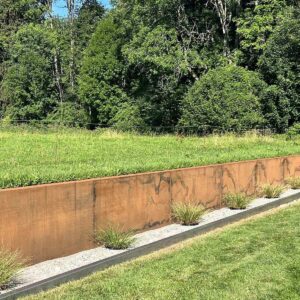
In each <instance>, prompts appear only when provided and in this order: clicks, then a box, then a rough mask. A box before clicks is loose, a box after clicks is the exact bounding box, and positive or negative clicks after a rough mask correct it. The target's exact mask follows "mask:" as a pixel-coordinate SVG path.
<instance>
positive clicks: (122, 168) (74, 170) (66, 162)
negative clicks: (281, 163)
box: [0, 129, 300, 188]
mask: <svg viewBox="0 0 300 300" xmlns="http://www.w3.org/2000/svg"><path fill="white" fill-rule="evenodd" d="M299 144H300V140H298V141H297V140H296V141H286V139H285V137H284V136H273V137H271V136H266V137H262V136H257V135H255V134H252V135H246V136H244V137H235V136H234V135H226V136H210V137H204V138H198V137H186V138H182V137H176V136H138V135H129V134H128V135H126V134H117V133H114V132H110V131H104V132H102V133H101V132H89V131H82V130H68V131H59V132H51V131H50V132H49V131H48V132H43V131H32V132H30V131H29V130H18V131H14V130H8V129H1V130H0V188H7V187H17V186H28V185H34V184H39V183H51V182H59V181H69V180H75V179H85V178H93V177H102V176H113V175H120V174H129V173H137V172H143V171H156V170H164V169H173V168H180V167H190V166H198V165H205V164H211V163H222V162H229V161H239V160H245V159H255V158H263V157H274V156H280V155H289V154H296V153H300V147H299Z"/></svg>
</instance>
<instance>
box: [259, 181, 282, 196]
mask: <svg viewBox="0 0 300 300" xmlns="http://www.w3.org/2000/svg"><path fill="white" fill-rule="evenodd" d="M284 189H285V187H284V186H283V185H271V184H266V185H264V186H262V195H263V196H264V197H266V198H269V199H271V198H279V197H280V195H281V194H282V192H283V191H284Z"/></svg>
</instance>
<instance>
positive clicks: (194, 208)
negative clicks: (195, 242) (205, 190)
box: [171, 202, 206, 226]
mask: <svg viewBox="0 0 300 300" xmlns="http://www.w3.org/2000/svg"><path fill="white" fill-rule="evenodd" d="M171 208H172V217H173V219H174V220H175V221H177V222H180V223H181V224H182V225H185V226H192V225H197V224H199V222H200V217H201V216H202V215H204V214H205V211H206V209H205V207H204V206H203V205H199V204H194V203H184V202H178V203H174V204H173V205H172V207H171Z"/></svg>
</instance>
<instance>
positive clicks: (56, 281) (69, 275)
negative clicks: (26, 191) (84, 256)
mask: <svg viewBox="0 0 300 300" xmlns="http://www.w3.org/2000/svg"><path fill="white" fill-rule="evenodd" d="M298 199H300V192H298V193H295V194H293V195H289V196H286V197H283V198H280V199H278V200H276V201H273V202H270V203H267V204H264V205H261V206H258V207H254V208H252V209H249V210H247V211H242V212H240V213H238V214H235V215H232V216H228V217H225V218H223V219H220V220H217V221H214V222H211V223H208V224H205V225H203V226H200V227H197V228H194V229H190V230H188V231H185V232H181V233H179V234H176V235H173V236H170V237H167V238H164V239H161V240H159V241H156V242H152V243H150V244H147V245H143V246H140V247H137V248H134V249H131V250H128V251H126V252H123V253H120V254H117V255H114V256H112V257H109V258H106V259H103V260H100V261H98V262H95V263H92V264H89V265H86V266H83V267H80V268H77V269H74V270H72V271H68V272H66V273H63V274H60V275H57V276H53V277H50V278H48V279H45V280H42V281H39V282H36V283H34V284H31V285H27V286H24V287H21V288H17V289H15V290H12V291H10V292H7V293H5V294H2V295H1V294H0V300H4V299H5V300H8V299H18V298H19V297H22V296H26V295H31V294H35V293H38V292H41V291H45V290H48V289H51V288H54V287H57V286H59V285H61V284H63V283H66V282H69V281H72V280H78V279H81V278H83V277H85V276H87V275H90V274H92V273H94V272H96V271H101V270H104V269H106V268H108V267H111V266H114V265H117V264H120V263H123V262H126V261H130V260H133V259H135V258H138V257H141V256H144V255H147V254H150V253H152V252H154V251H158V250H161V249H163V248H166V247H169V246H171V245H173V244H176V243H178V242H181V241H184V240H186V239H189V238H192V237H195V236H198V235H201V234H204V233H207V232H210V231H213V230H215V229H217V228H221V227H223V226H225V225H228V224H231V223H234V222H237V221H240V220H243V219H246V218H248V217H251V216H254V215H256V214H259V213H262V212H265V211H268V210H270V209H273V208H275V207H278V206H280V205H283V204H287V203H289V202H293V201H295V200H298Z"/></svg>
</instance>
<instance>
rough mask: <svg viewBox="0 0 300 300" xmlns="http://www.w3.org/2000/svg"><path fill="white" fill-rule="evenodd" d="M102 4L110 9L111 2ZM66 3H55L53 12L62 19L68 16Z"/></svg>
mask: <svg viewBox="0 0 300 300" xmlns="http://www.w3.org/2000/svg"><path fill="white" fill-rule="evenodd" d="M100 2H102V4H103V5H104V6H105V7H109V6H110V5H109V0H101V1H100ZM65 6H66V1H65V0H56V1H54V5H53V10H54V13H55V14H56V15H59V16H61V17H64V16H66V15H67V11H66V7H65Z"/></svg>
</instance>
